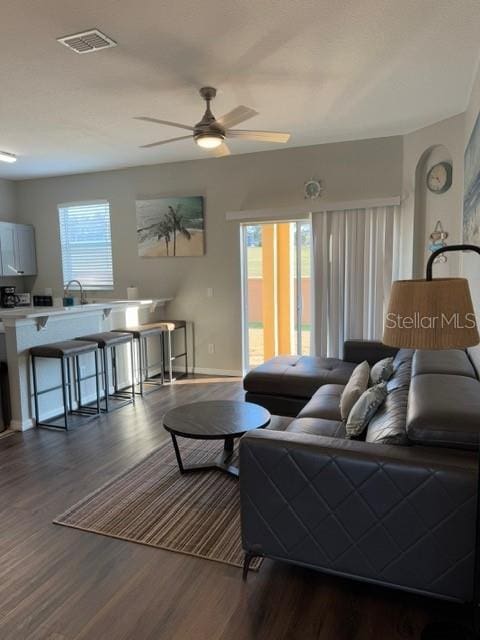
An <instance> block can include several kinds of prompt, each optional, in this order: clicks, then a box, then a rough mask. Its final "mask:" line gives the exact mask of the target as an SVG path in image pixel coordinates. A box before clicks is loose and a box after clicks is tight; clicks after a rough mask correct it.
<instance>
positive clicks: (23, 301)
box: [15, 293, 32, 307]
mask: <svg viewBox="0 0 480 640" xmlns="http://www.w3.org/2000/svg"><path fill="white" fill-rule="evenodd" d="M15 304H16V306H17V307H29V306H30V305H31V304H32V296H31V294H30V293H17V295H16V296H15Z"/></svg>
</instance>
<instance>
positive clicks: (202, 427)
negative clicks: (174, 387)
mask: <svg viewBox="0 0 480 640" xmlns="http://www.w3.org/2000/svg"><path fill="white" fill-rule="evenodd" d="M270 419H271V416H270V414H269V412H268V411H267V410H266V409H264V408H263V407H260V406H258V405H257V404H253V403H251V402H234V401H230V400H209V401H206V402H194V403H193V404H184V405H183V406H180V407H176V408H175V409H172V410H171V411H168V412H167V413H166V414H165V415H164V416H163V426H164V427H165V429H166V430H167V431H168V432H169V433H170V435H171V437H172V442H173V448H174V450H175V456H176V458H177V462H178V468H179V469H180V473H185V472H187V471H199V470H203V469H220V470H222V471H225V472H227V473H230V474H231V475H233V476H237V477H238V467H236V466H234V465H232V464H230V460H231V457H232V454H233V444H234V440H235V438H240V436H243V434H244V433H246V432H247V431H252V430H253V429H262V428H263V427H266V426H267V425H268V424H269V422H270ZM177 436H181V437H182V438H193V439H195V440H223V441H224V445H223V451H222V453H221V454H220V455H219V456H218V457H217V458H215V459H213V460H211V461H208V462H205V463H203V464H191V465H185V464H183V461H182V457H181V455H180V449H179V448H178V442H177Z"/></svg>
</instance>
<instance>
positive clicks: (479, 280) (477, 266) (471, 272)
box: [461, 69, 480, 371]
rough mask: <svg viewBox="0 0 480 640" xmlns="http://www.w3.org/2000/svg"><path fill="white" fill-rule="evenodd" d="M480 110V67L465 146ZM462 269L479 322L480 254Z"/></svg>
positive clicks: (479, 359) (479, 362)
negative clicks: (467, 281)
mask: <svg viewBox="0 0 480 640" xmlns="http://www.w3.org/2000/svg"><path fill="white" fill-rule="evenodd" d="M479 112H480V69H479V71H478V72H477V75H476V77H475V80H474V83H473V87H472V93H471V96H470V101H469V104H468V109H467V111H466V113H465V129H464V137H463V145H464V148H465V147H466V146H467V144H468V141H469V139H470V135H471V133H472V130H473V127H474V125H475V122H476V120H477V117H478V114H479ZM461 271H462V274H463V275H464V276H465V277H467V278H468V280H469V284H470V291H471V292H472V298H473V303H474V306H475V311H476V314H477V323H478V322H479V319H480V256H478V255H476V254H466V253H465V254H462V256H461ZM471 354H472V357H473V359H474V361H475V365H476V367H477V371H480V347H475V348H474V349H472V350H471Z"/></svg>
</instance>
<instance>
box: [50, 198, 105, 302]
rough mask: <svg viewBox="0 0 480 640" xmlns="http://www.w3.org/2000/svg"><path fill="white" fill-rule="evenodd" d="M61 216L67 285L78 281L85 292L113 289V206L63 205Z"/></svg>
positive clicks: (89, 203)
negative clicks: (111, 218)
mask: <svg viewBox="0 0 480 640" xmlns="http://www.w3.org/2000/svg"><path fill="white" fill-rule="evenodd" d="M58 213H59V220H60V240H61V246H62V266H63V282H64V284H67V282H69V281H70V280H79V281H80V282H81V283H82V286H83V287H84V289H90V290H95V291H105V290H111V289H113V265H112V237H111V232H110V204H109V203H108V202H107V201H106V200H101V201H95V202H76V203H71V204H62V205H59V207H58Z"/></svg>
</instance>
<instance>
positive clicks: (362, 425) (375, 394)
mask: <svg viewBox="0 0 480 640" xmlns="http://www.w3.org/2000/svg"><path fill="white" fill-rule="evenodd" d="M387 394H388V391H387V383H386V382H381V383H380V384H376V385H375V386H374V387H370V388H369V389H367V390H366V391H364V392H363V393H362V395H361V396H360V398H359V399H358V400H357V402H356V403H355V404H354V406H353V408H352V410H351V411H350V414H349V416H348V420H347V424H346V431H347V438H352V437H358V436H360V435H362V433H363V432H364V431H365V429H366V428H367V427H368V423H369V422H370V420H371V419H372V418H373V416H374V415H375V414H376V412H377V410H378V408H379V407H380V406H381V405H382V404H383V403H384V402H385V398H386V397H387Z"/></svg>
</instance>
